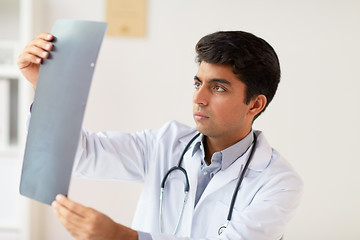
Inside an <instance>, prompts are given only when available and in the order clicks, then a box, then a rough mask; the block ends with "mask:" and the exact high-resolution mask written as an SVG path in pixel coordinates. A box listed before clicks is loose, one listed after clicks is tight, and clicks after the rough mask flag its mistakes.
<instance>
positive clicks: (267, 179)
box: [253, 137, 304, 215]
mask: <svg viewBox="0 0 360 240" xmlns="http://www.w3.org/2000/svg"><path fill="white" fill-rule="evenodd" d="M262 140H263V142H264V145H267V144H268V143H267V141H266V139H265V138H264V137H262ZM267 147H269V148H268V149H269V150H270V151H271V152H269V155H270V159H269V161H267V160H266V161H264V162H263V163H262V164H263V165H262V164H259V165H258V166H261V165H262V166H261V167H259V168H258V169H253V170H255V172H257V171H258V174H256V173H255V176H258V177H256V178H258V179H257V182H258V184H259V185H261V186H258V187H259V192H258V194H257V195H258V196H256V197H255V198H260V199H262V200H272V201H273V202H277V204H279V205H281V206H282V208H283V209H284V210H285V209H286V210H287V211H288V213H289V214H290V215H293V212H294V210H295V209H296V208H297V207H298V206H299V204H300V200H301V196H302V192H303V185H304V183H303V181H302V178H301V176H300V175H299V174H298V173H297V172H296V170H295V169H294V168H293V167H292V166H291V163H290V162H289V161H288V160H287V159H285V158H284V157H283V156H282V155H281V154H280V153H279V152H278V151H277V150H276V149H274V148H272V147H270V146H269V145H268V146H264V147H263V149H265V150H264V152H262V151H259V153H260V154H259V157H260V158H263V157H264V156H266V155H267V154H264V153H265V152H267V150H266V148H267ZM269 155H268V156H269ZM265 159H266V157H265ZM258 160H259V159H258ZM263 160H264V159H263ZM253 176H254V175H253ZM255 176H254V177H255ZM260 189H261V190H260ZM286 210H285V211H286Z"/></svg>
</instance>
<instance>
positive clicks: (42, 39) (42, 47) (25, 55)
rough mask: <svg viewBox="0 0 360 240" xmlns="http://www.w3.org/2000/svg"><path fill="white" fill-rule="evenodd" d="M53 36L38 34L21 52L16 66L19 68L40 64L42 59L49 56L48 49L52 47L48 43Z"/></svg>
mask: <svg viewBox="0 0 360 240" xmlns="http://www.w3.org/2000/svg"><path fill="white" fill-rule="evenodd" d="M53 39H54V36H53V35H51V34H48V33H42V34H40V35H38V36H37V37H36V38H35V39H34V40H33V41H31V42H30V43H29V44H28V45H27V46H26V47H25V49H24V50H23V51H22V52H21V54H20V56H19V58H18V62H17V63H18V67H19V68H20V69H23V68H26V67H28V66H29V65H30V64H32V63H33V64H40V63H41V61H42V59H44V58H48V57H49V51H51V49H52V48H53V44H52V43H50V41H52V40H53Z"/></svg>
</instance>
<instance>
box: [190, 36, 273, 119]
mask: <svg viewBox="0 0 360 240" xmlns="http://www.w3.org/2000/svg"><path fill="white" fill-rule="evenodd" d="M196 53H197V58H196V60H197V62H198V63H201V62H202V61H205V62H207V63H213V64H230V65H231V67H232V71H233V73H234V74H235V75H237V77H238V78H239V79H240V81H242V82H243V83H245V85H246V96H245V103H246V104H248V103H249V102H250V100H251V99H252V98H253V97H254V96H256V95H259V94H263V95H265V96H266V99H267V103H266V106H265V108H264V109H263V111H264V110H265V109H266V107H267V106H268V105H269V103H270V102H271V100H272V99H273V97H274V95H275V92H276V89H277V86H278V84H279V82H280V64H279V59H278V57H277V55H276V53H275V51H274V49H273V48H272V47H271V46H270V45H269V44H268V43H267V42H266V41H265V40H263V39H261V38H259V37H256V36H255V35H253V34H251V33H247V32H242V31H227V32H215V33H212V34H209V35H206V36H205V37H203V38H201V39H200V40H199V42H198V43H197V44H196ZM263 111H261V112H260V113H259V114H258V115H257V116H255V118H257V117H258V116H259V115H260V114H261V113H262V112H263ZM255 118H254V119H255Z"/></svg>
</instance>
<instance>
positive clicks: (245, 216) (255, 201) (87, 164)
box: [74, 121, 302, 240]
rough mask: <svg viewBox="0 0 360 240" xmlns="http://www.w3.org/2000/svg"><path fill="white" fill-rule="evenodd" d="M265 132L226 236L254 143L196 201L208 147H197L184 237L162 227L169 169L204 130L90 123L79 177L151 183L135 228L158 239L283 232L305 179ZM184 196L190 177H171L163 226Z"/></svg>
mask: <svg viewBox="0 0 360 240" xmlns="http://www.w3.org/2000/svg"><path fill="white" fill-rule="evenodd" d="M255 133H256V135H257V136H258V143H257V148H256V151H255V154H254V157H253V160H252V162H251V164H250V166H249V170H248V172H247V174H246V177H245V178H244V181H243V183H242V185H241V188H240V190H239V193H238V196H237V201H236V203H235V207H234V212H233V215H232V220H231V221H230V223H229V226H228V227H227V228H226V229H225V230H224V232H223V234H222V235H220V236H218V235H217V232H218V229H219V227H220V226H222V225H223V224H224V223H226V217H227V214H228V210H229V205H230V202H231V197H232V195H233V191H234V189H235V185H236V182H237V179H238V177H239V172H240V169H241V165H243V164H244V162H245V161H246V159H247V157H248V155H249V152H250V149H251V148H250V149H249V150H248V151H247V152H246V153H245V154H244V155H243V156H242V157H241V158H239V159H238V160H237V161H235V162H234V163H233V164H232V165H231V166H230V167H228V168H226V169H225V170H221V171H219V172H218V173H217V174H215V176H214V177H213V178H212V179H211V181H210V182H209V184H208V186H207V187H206V189H205V190H204V193H203V194H202V196H201V198H200V200H199V202H198V204H197V205H196V207H195V208H194V201H195V192H196V189H197V176H198V171H199V169H200V162H201V161H200V160H201V159H200V155H201V154H199V153H200V152H199V151H198V152H196V153H195V154H194V156H191V155H192V150H189V151H188V152H187V153H186V154H185V157H184V161H183V167H184V168H185V169H186V170H187V173H188V176H189V181H190V193H189V198H188V200H187V202H186V205H185V210H184V216H183V221H182V223H181V225H180V228H179V231H178V234H177V236H172V235H169V234H161V233H159V204H160V203H159V197H160V184H161V181H162V179H163V177H164V175H165V174H166V172H167V171H168V170H169V169H170V168H171V167H173V166H175V165H177V162H178V160H179V157H180V155H181V153H182V151H183V150H184V148H185V145H186V144H187V143H188V142H189V140H190V139H191V138H192V137H193V136H194V135H195V134H196V129H193V128H190V127H187V126H185V125H182V124H180V123H177V122H175V121H171V122H169V123H167V124H166V125H164V126H163V127H162V128H161V129H159V130H145V131H143V132H137V133H130V134H129V133H120V132H101V133H97V134H95V133H90V132H87V131H86V130H83V131H82V133H81V137H80V144H79V149H78V152H77V157H76V160H75V165H74V176H75V177H82V178H93V179H105V180H127V181H139V182H142V183H144V188H143V192H142V194H141V196H140V199H139V204H138V207H137V210H136V213H135V216H134V221H133V228H134V229H136V230H140V231H143V232H150V233H151V235H152V237H153V239H164V240H170V239H251V240H262V239H264V240H265V239H266V240H271V239H274V240H275V239H280V238H281V236H282V234H283V233H284V230H285V225H286V223H287V222H288V221H289V219H290V218H291V216H292V215H293V213H294V210H295V208H296V207H297V206H298V204H299V199H300V195H301V191H302V181H301V179H300V177H299V176H298V175H297V174H296V173H295V172H294V170H293V169H292V168H291V166H290V165H289V163H288V162H287V161H286V160H285V159H284V158H283V157H281V156H280V155H279V154H278V153H277V152H276V151H275V150H274V149H272V148H271V147H270V146H269V144H268V143H267V141H266V139H265V137H264V135H263V134H262V133H261V132H259V131H255ZM182 202H183V184H182V176H181V175H180V174H179V175H178V176H177V174H174V175H173V176H171V175H170V176H169V180H168V182H167V184H166V186H165V193H164V210H163V223H164V226H163V229H164V231H165V232H168V233H171V232H172V231H173V230H174V228H175V224H176V222H177V220H178V216H179V214H180V209H181V207H182Z"/></svg>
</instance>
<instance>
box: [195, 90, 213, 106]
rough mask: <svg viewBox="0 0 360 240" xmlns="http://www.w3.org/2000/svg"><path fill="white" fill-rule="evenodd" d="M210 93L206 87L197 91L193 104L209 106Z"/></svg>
mask: <svg viewBox="0 0 360 240" xmlns="http://www.w3.org/2000/svg"><path fill="white" fill-rule="evenodd" d="M209 97H210V96H209V93H208V91H207V90H206V88H205V87H204V86H201V87H199V88H198V89H196V90H195V92H194V96H193V103H194V104H198V105H204V106H207V105H208V104H209V99H210V98H209Z"/></svg>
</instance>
